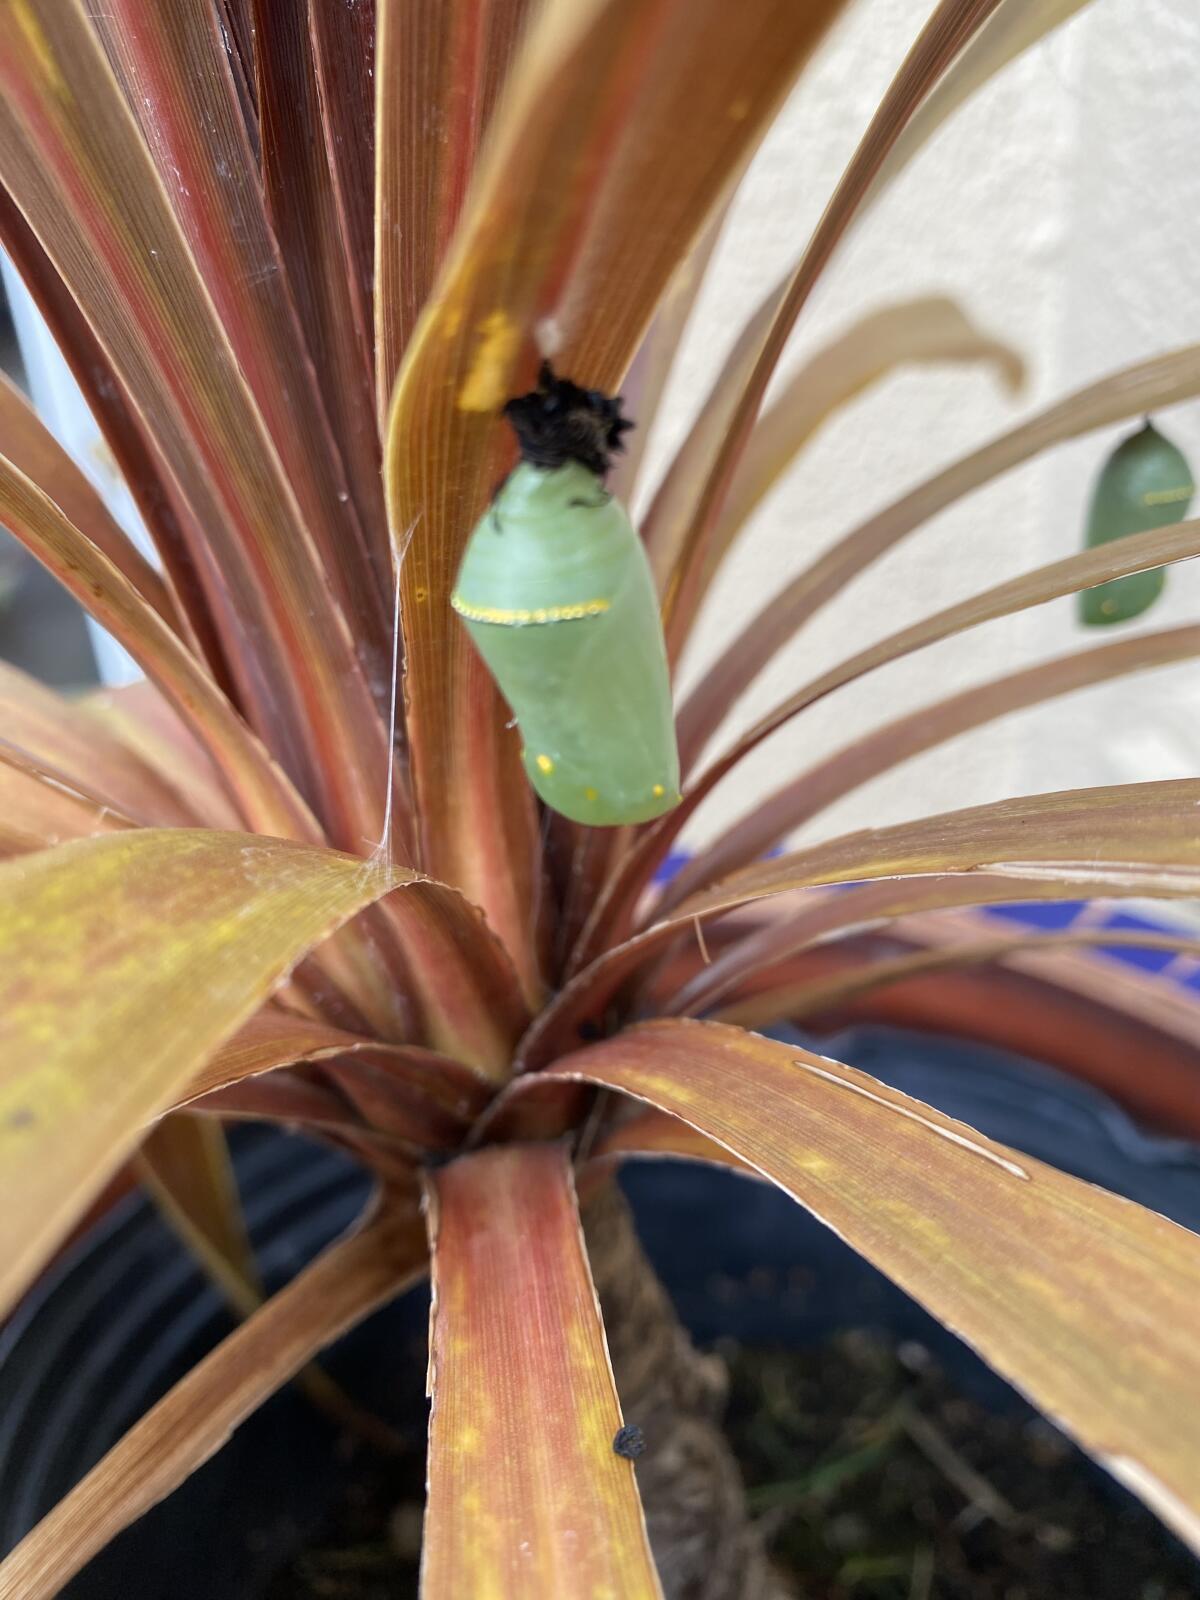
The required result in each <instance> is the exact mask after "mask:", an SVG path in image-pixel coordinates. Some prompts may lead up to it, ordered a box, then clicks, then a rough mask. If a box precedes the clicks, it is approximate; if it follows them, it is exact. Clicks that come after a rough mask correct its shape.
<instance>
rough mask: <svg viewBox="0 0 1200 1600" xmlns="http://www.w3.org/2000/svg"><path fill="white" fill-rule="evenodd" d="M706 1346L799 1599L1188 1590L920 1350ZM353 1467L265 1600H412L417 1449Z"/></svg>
mask: <svg viewBox="0 0 1200 1600" xmlns="http://www.w3.org/2000/svg"><path fill="white" fill-rule="evenodd" d="M720 1350H721V1354H722V1355H723V1356H724V1357H725V1359H726V1361H727V1362H728V1364H729V1368H730V1374H731V1379H732V1387H731V1396H730V1405H729V1415H728V1431H729V1435H730V1437H731V1439H732V1441H733V1443H734V1447H735V1450H736V1452H737V1455H738V1459H739V1461H740V1462H741V1466H742V1471H743V1474H744V1476H745V1480H746V1485H747V1495H748V1498H749V1503H750V1507H751V1510H752V1512H753V1513H754V1514H755V1515H756V1516H757V1517H758V1518H759V1519H761V1523H762V1526H763V1530H764V1532H765V1534H766V1536H767V1538H768V1541H769V1545H770V1550H771V1555H772V1558H773V1559H774V1561H775V1563H776V1565H777V1566H778V1567H779V1568H780V1569H781V1570H782V1571H784V1572H787V1573H789V1574H791V1575H792V1577H793V1582H794V1587H795V1590H796V1593H797V1595H798V1596H802V1597H804V1600H1200V1566H1198V1565H1197V1563H1196V1562H1195V1561H1194V1559H1193V1558H1192V1557H1191V1556H1190V1555H1189V1554H1188V1552H1187V1551H1186V1550H1185V1549H1184V1548H1183V1546H1181V1545H1180V1544H1179V1543H1178V1542H1177V1541H1176V1540H1175V1539H1174V1538H1173V1537H1172V1536H1171V1535H1170V1534H1168V1533H1167V1532H1166V1531H1165V1530H1164V1529H1163V1528H1162V1527H1161V1525H1160V1524H1159V1523H1158V1522H1157V1521H1156V1520H1155V1518H1154V1517H1153V1516H1152V1515H1151V1514H1150V1513H1149V1512H1148V1511H1146V1510H1144V1509H1143V1508H1142V1507H1141V1506H1140V1505H1139V1504H1138V1503H1137V1502H1136V1501H1134V1500H1133V1499H1131V1498H1130V1497H1129V1496H1127V1495H1125V1494H1123V1493H1122V1492H1120V1491H1119V1490H1117V1489H1116V1488H1115V1487H1114V1486H1112V1485H1111V1484H1110V1482H1109V1480H1108V1479H1107V1478H1105V1477H1104V1475H1103V1474H1101V1473H1100V1472H1099V1471H1098V1470H1097V1469H1096V1468H1095V1467H1094V1466H1092V1464H1091V1463H1090V1462H1089V1461H1087V1459H1086V1458H1085V1457H1083V1456H1082V1455H1081V1454H1080V1452H1079V1451H1078V1450H1076V1449H1075V1448H1074V1447H1073V1446H1072V1445H1071V1444H1070V1443H1069V1442H1068V1441H1067V1440H1066V1439H1065V1438H1064V1437H1063V1435H1062V1434H1061V1433H1059V1432H1058V1431H1057V1429H1055V1428H1053V1427H1051V1426H1050V1425H1049V1424H1048V1423H1047V1422H1045V1421H1044V1420H1043V1419H1042V1418H1041V1417H1039V1416H1037V1414H1036V1413H1034V1412H1031V1411H1030V1410H1028V1409H1027V1408H1024V1407H1017V1406H1013V1407H1012V1408H1010V1409H1008V1410H1005V1411H1003V1412H997V1411H991V1410H988V1409H986V1408H984V1407H983V1406H981V1405H980V1404H979V1403H978V1402H977V1401H976V1400H974V1399H973V1398H970V1397H968V1396H967V1395H966V1394H964V1393H963V1392H962V1391H961V1390H960V1389H958V1388H957V1387H956V1386H955V1384H954V1383H952V1382H951V1381H950V1380H949V1378H948V1377H947V1376H946V1375H945V1374H944V1373H943V1372H942V1371H941V1370H940V1369H939V1367H938V1366H937V1364H936V1363H935V1362H934V1361H933V1360H932V1358H931V1357H930V1355H929V1353H928V1351H926V1350H925V1348H924V1347H923V1346H921V1345H917V1344H914V1343H911V1342H909V1343H902V1344H899V1345H896V1344H895V1343H891V1342H888V1341H886V1340H884V1339H883V1338H880V1337H879V1336H877V1335H874V1334H870V1333H866V1332H855V1333H847V1334H842V1335H839V1336H838V1337H836V1338H834V1339H831V1340H829V1341H827V1342H826V1343H824V1344H821V1345H817V1346H814V1347H812V1348H810V1349H806V1350H800V1351H796V1350H774V1349H770V1350H762V1349H757V1350H750V1349H745V1348H743V1347H741V1346H739V1345H735V1344H728V1345H725V1346H722V1347H720ZM647 1448H648V1449H651V1450H652V1449H653V1448H654V1441H653V1440H652V1439H650V1440H648V1441H647ZM359 1468H360V1470H359V1471H358V1472H357V1473H356V1474H355V1475H353V1477H352V1481H351V1482H350V1484H349V1487H348V1489H347V1491H346V1493H345V1494H344V1496H343V1498H342V1500H341V1502H340V1504H339V1505H338V1506H337V1507H336V1508H335V1510H334V1512H333V1514H332V1516H331V1519H330V1521H329V1522H328V1524H327V1525H326V1526H324V1527H323V1528H321V1529H320V1530H319V1531H318V1533H317V1534H316V1536H315V1537H314V1538H313V1539H312V1540H311V1541H310V1543H309V1544H308V1545H307V1546H306V1547H305V1548H304V1549H302V1550H301V1551H299V1553H298V1554H296V1555H295V1556H294V1557H293V1559H292V1560H291V1561H290V1562H289V1564H288V1565H287V1567H286V1568H285V1569H283V1570H282V1571H280V1572H279V1573H277V1574H276V1576H275V1579H274V1580H273V1582H272V1583H271V1585H270V1587H269V1588H268V1590H267V1591H266V1596H265V1600H407V1597H408V1596H415V1595H416V1593H417V1571H418V1559H419V1551H420V1536H421V1506H422V1500H423V1495H424V1475H425V1467H424V1459H423V1450H422V1449H421V1448H419V1447H417V1446H415V1445H414V1447H413V1449H412V1450H411V1451H410V1452H408V1453H406V1454H403V1455H401V1456H399V1457H393V1458H390V1459H382V1458H379V1457H372V1456H369V1455H367V1454H365V1453H364V1454H363V1455H362V1458H361V1460H360V1462H359ZM548 1600H549V1597H548Z"/></svg>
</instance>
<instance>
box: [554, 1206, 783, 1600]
mask: <svg viewBox="0 0 1200 1600" xmlns="http://www.w3.org/2000/svg"><path fill="white" fill-rule="evenodd" d="M583 1223H584V1233H585V1235H586V1238H587V1246H588V1253H589V1256H590V1258H591V1266H592V1276H593V1279H594V1281H595V1284H596V1291H597V1293H598V1295H599V1297H600V1305H601V1309H602V1311H603V1313H604V1323H605V1328H606V1330H607V1334H608V1347H609V1354H610V1356H611V1359H612V1366H613V1374H614V1376H615V1378H616V1383H617V1390H618V1393H619V1394H620V1396H621V1406H622V1410H623V1412H624V1415H625V1419H626V1421H627V1422H630V1423H636V1424H637V1425H638V1426H639V1427H640V1428H641V1429H642V1432H643V1434H644V1435H645V1438H646V1453H645V1454H644V1455H643V1456H641V1457H640V1459H639V1460H638V1463H637V1479H638V1488H639V1490H640V1491H641V1496H642V1504H643V1506H644V1508H645V1512H646V1526H647V1529H648V1531H649V1535H650V1544H651V1548H652V1549H653V1551H654V1559H655V1561H656V1562H657V1563H658V1568H659V1573H660V1575H661V1578H662V1585H663V1593H664V1595H665V1597H666V1600H789V1596H790V1591H789V1589H788V1588H787V1587H786V1585H785V1584H784V1583H783V1582H782V1580H781V1579H780V1578H779V1577H778V1575H777V1574H776V1573H775V1572H774V1571H773V1570H772V1569H771V1567H770V1564H769V1563H768V1561H767V1558H766V1554H765V1552H764V1550H763V1547H762V1542H761V1540H760V1538H759V1535H758V1532H757V1530H756V1529H755V1527H754V1525H753V1524H752V1523H751V1522H750V1520H749V1517H748V1515H747V1510H746V1501H745V1493H744V1490H743V1487H742V1479H741V1473H740V1472H739V1470H738V1466H737V1462H736V1461H735V1460H734V1458H733V1454H732V1452H731V1450H730V1448H729V1444H728V1442H727V1441H726V1439H725V1435H724V1433H723V1432H722V1431H721V1427H720V1417H721V1414H722V1412H723V1411H724V1408H725V1399H726V1392H727V1378H726V1373H725V1367H724V1364H723V1363H722V1362H721V1361H720V1360H719V1358H717V1357H716V1356H709V1355H702V1354H701V1353H700V1352H699V1351H698V1350H696V1348H695V1347H694V1346H693V1344H692V1342H691V1340H690V1339H689V1338H688V1335H687V1333H686V1332H685V1331H684V1329H683V1327H682V1326H681V1325H680V1322H679V1319H678V1317H677V1316H676V1315H675V1310H674V1308H673V1306H672V1305H671V1302H670V1300H669V1299H668V1297H667V1293H666V1290H665V1289H664V1288H663V1286H662V1284H661V1283H660V1281H659V1279H658V1277H657V1275H656V1273H655V1271H654V1269H653V1267H652V1266H651V1265H650V1263H649V1261H648V1260H647V1259H646V1256H645V1253H644V1252H643V1250H642V1247H641V1245H640V1243H639V1242H638V1237H637V1233H636V1231H635V1229H634V1225H633V1219H632V1217H631V1215H630V1212H629V1208H628V1206H627V1205H626V1203H625V1201H624V1198H623V1197H622V1195H621V1193H620V1191H619V1190H618V1188H617V1186H616V1184H615V1183H611V1182H610V1183H606V1184H605V1185H604V1186H603V1188H601V1189H600V1190H598V1191H597V1192H596V1193H595V1194H594V1195H593V1196H592V1197H591V1198H590V1199H589V1200H588V1202H587V1203H586V1204H585V1206H584V1210H583Z"/></svg>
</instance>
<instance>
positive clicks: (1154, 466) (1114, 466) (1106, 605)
mask: <svg viewBox="0 0 1200 1600" xmlns="http://www.w3.org/2000/svg"><path fill="white" fill-rule="evenodd" d="M1193 492H1194V485H1193V483H1192V471H1191V468H1190V467H1189V466H1188V464H1187V460H1186V459H1185V457H1184V455H1183V453H1182V452H1181V451H1180V450H1178V449H1177V448H1176V447H1175V446H1174V445H1173V444H1172V443H1171V441H1170V440H1169V439H1166V438H1164V437H1163V435H1162V434H1161V433H1159V431H1158V429H1157V428H1156V427H1154V425H1153V424H1152V423H1151V421H1150V419H1149V418H1147V419H1146V422H1145V424H1144V425H1143V427H1141V428H1140V429H1139V430H1138V432H1137V433H1132V434H1130V435H1129V437H1128V438H1127V439H1123V440H1122V441H1121V443H1120V444H1119V445H1118V446H1117V448H1116V449H1115V450H1114V451H1113V453H1112V455H1110V456H1109V458H1108V460H1107V461H1106V462H1105V464H1104V467H1103V469H1102V470H1101V473H1100V476H1099V478H1098V479H1097V480H1096V487H1095V489H1094V490H1093V492H1092V504H1091V509H1090V511H1089V512H1088V522H1087V534H1086V538H1085V543H1086V545H1087V547H1088V548H1089V549H1091V548H1092V547H1093V546H1095V545H1100V544H1107V543H1108V542H1109V540H1111V539H1122V538H1124V537H1125V535H1126V534H1128V533H1144V532H1146V531H1147V530H1148V529H1150V528H1166V527H1169V526H1170V525H1171V523H1173V522H1182V521H1183V519H1184V517H1186V516H1187V513H1188V507H1189V506H1190V505H1191V503H1192V495H1193ZM1165 581H1166V573H1165V570H1164V569H1163V568H1162V567H1155V568H1154V569H1153V570H1152V571H1150V572H1134V573H1131V574H1130V575H1129V577H1127V578H1114V579H1113V580H1112V582H1111V583H1099V584H1097V585H1096V587H1095V588H1094V589H1085V590H1083V592H1082V593H1081V594H1080V595H1079V597H1078V602H1077V603H1078V606H1079V618H1080V621H1081V622H1084V623H1086V624H1088V625H1089V626H1092V627H1096V626H1102V625H1105V624H1107V623H1111V622H1128V621H1130V619H1131V618H1133V617H1138V616H1141V614H1142V612H1143V611H1146V610H1147V609H1148V608H1149V607H1150V606H1152V605H1153V604H1154V602H1155V601H1156V600H1157V599H1158V597H1159V595H1160V594H1161V593H1162V590H1163V584H1164V582H1165Z"/></svg>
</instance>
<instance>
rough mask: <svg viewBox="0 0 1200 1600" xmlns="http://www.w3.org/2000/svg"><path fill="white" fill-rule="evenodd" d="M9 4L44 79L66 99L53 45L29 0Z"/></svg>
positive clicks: (14, 0)
mask: <svg viewBox="0 0 1200 1600" xmlns="http://www.w3.org/2000/svg"><path fill="white" fill-rule="evenodd" d="M9 5H10V7H11V9H12V14H13V18H14V20H15V21H16V24H17V27H18V28H20V30H21V32H22V33H23V34H24V35H25V42H26V44H27V45H28V46H29V48H30V49H31V50H32V51H33V54H34V57H35V59H36V61H37V64H38V66H39V68H40V69H41V71H42V72H43V73H44V75H45V77H46V81H47V82H48V83H49V85H50V87H51V88H52V89H53V90H54V92H55V94H57V95H59V96H61V97H62V98H63V99H66V98H67V95H68V90H67V84H66V79H65V78H64V77H63V75H62V73H61V72H60V71H59V70H58V62H57V61H56V60H55V57H54V50H53V47H52V46H51V44H50V41H49V39H47V37H46V35H45V33H44V32H43V31H42V25H41V23H40V22H39V21H38V19H37V17H36V16H35V14H34V11H33V7H32V6H31V5H30V4H29V0H9Z"/></svg>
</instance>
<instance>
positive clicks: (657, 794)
mask: <svg viewBox="0 0 1200 1600" xmlns="http://www.w3.org/2000/svg"><path fill="white" fill-rule="evenodd" d="M650 792H651V794H652V795H653V796H654V798H655V799H656V800H661V799H662V797H663V795H665V794H666V792H667V791H666V790H665V789H664V788H663V786H662V784H661V783H656V784H655V785H654V788H653V789H652V790H651V791H650Z"/></svg>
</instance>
